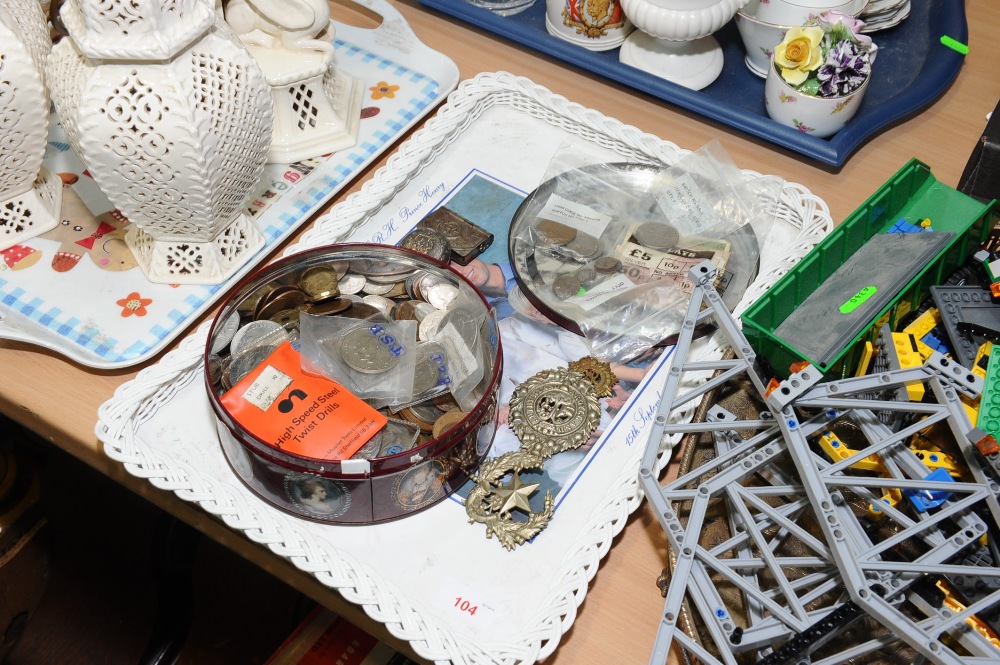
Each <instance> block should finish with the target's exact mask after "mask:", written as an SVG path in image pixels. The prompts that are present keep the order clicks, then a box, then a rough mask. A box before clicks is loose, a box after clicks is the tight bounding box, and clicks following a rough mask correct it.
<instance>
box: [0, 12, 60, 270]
mask: <svg viewBox="0 0 1000 665" xmlns="http://www.w3.org/2000/svg"><path fill="white" fill-rule="evenodd" d="M51 48H52V41H51V40H50V39H49V29H48V25H47V22H46V20H45V16H44V15H43V14H42V9H41V5H39V3H38V0H7V1H5V2H4V3H3V4H0V250H3V249H7V248H8V247H11V246H13V245H16V244H18V243H20V242H23V241H25V240H28V239H29V238H33V237H35V236H37V235H39V234H41V233H45V232H46V231H48V230H50V229H52V228H54V227H55V226H56V225H57V224H58V223H59V211H60V207H61V205H62V182H61V181H60V179H59V176H58V175H56V174H54V173H49V171H48V170H47V169H46V168H45V167H44V166H42V158H43V157H44V156H45V145H46V141H47V140H48V133H49V96H48V93H47V91H46V86H45V61H46V59H47V58H48V54H49V50H50V49H51Z"/></svg>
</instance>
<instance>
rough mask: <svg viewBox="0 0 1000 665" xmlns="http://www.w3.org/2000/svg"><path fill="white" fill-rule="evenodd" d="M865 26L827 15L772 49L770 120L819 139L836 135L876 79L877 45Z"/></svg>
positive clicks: (849, 18) (766, 93) (787, 35)
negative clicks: (874, 70) (872, 79)
mask: <svg viewBox="0 0 1000 665" xmlns="http://www.w3.org/2000/svg"><path fill="white" fill-rule="evenodd" d="M864 25H865V24H864V22H862V21H859V20H857V19H855V18H854V17H852V16H847V15H845V14H841V13H840V12H835V11H831V12H824V13H823V14H821V15H820V16H818V17H817V20H816V25H803V26H797V27H793V28H790V29H789V30H788V32H786V33H785V36H784V39H782V41H781V43H780V44H778V45H777V46H775V47H774V55H773V56H772V58H771V66H770V68H769V69H768V73H767V82H766V83H765V85H764V102H765V106H766V108H767V113H768V115H770V116H771V118H773V119H774V120H777V121H778V122H780V123H783V124H785V125H789V126H791V127H795V128H796V129H798V130H799V131H801V132H805V133H808V134H812V135H814V136H818V137H827V136H830V135H831V134H834V133H836V132H837V131H839V130H840V128H841V127H843V126H844V125H845V124H846V123H847V121H848V120H850V119H851V118H852V117H854V114H855V113H857V110H858V106H860V104H861V99H862V98H863V97H864V93H865V91H866V90H867V89H868V83H869V81H870V80H871V74H872V56H873V55H874V53H875V45H874V44H873V43H872V40H871V38H870V37H868V36H866V35H863V34H861V32H860V31H861V29H862V28H864Z"/></svg>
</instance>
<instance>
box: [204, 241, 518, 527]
mask: <svg viewBox="0 0 1000 665" xmlns="http://www.w3.org/2000/svg"><path fill="white" fill-rule="evenodd" d="M307 317H338V318H339V319H341V320H343V322H344V325H345V326H346V327H345V328H344V330H345V333H344V334H343V335H342V336H341V337H340V338H339V339H338V345H337V347H336V349H337V352H338V353H341V354H342V358H341V360H342V361H343V363H344V364H345V365H346V366H347V367H349V368H350V369H351V370H352V371H355V372H357V373H358V374H359V375H366V376H370V377H376V379H375V380H376V381H378V380H379V379H378V378H377V377H381V376H388V375H390V374H391V373H392V371H393V368H394V366H395V365H396V364H398V363H399V362H400V361H399V356H397V355H394V353H393V352H389V351H387V347H386V345H385V342H386V339H385V338H384V336H383V337H381V338H380V337H379V336H378V335H377V334H376V335H373V334H372V332H371V331H372V329H373V328H374V329H376V331H380V330H381V328H380V327H379V326H386V325H392V322H393V321H407V322H416V323H417V326H418V331H419V330H420V328H419V326H422V325H423V322H427V321H428V319H431V320H430V321H429V323H428V325H427V326H426V327H424V328H423V334H424V336H425V337H429V339H428V340H427V341H425V340H423V339H421V338H419V337H418V340H417V341H416V342H415V343H416V344H418V345H420V346H418V347H415V348H414V353H416V352H417V351H422V352H421V354H420V355H418V356H415V357H416V358H417V361H416V362H415V363H414V365H415V366H414V368H413V377H412V384H413V391H412V393H411V394H414V395H421V396H422V398H421V399H422V401H418V402H415V403H410V404H402V405H401V406H400V407H396V408H398V411H392V410H391V409H389V408H386V407H384V406H381V405H376V404H374V403H368V402H366V401H365V399H364V398H362V397H358V396H357V395H350V398H351V400H348V399H347V397H346V396H345V391H346V392H349V391H347V389H346V388H345V387H344V385H343V383H337V382H335V381H334V380H332V379H330V378H329V377H325V376H321V375H320V376H317V375H316V374H310V372H308V371H306V370H305V369H303V367H302V363H301V361H300V359H299V357H298V355H295V354H298V353H299V350H298V348H301V341H302V337H301V330H300V328H301V326H302V325H303V321H304V320H305V319H306V318H307ZM491 317H492V314H491V311H490V309H489V306H488V304H487V302H486V301H485V299H484V298H483V296H482V295H481V294H479V292H478V291H476V289H475V287H473V285H472V284H471V283H469V282H468V281H467V280H466V279H465V278H464V277H463V276H462V275H460V274H459V273H458V272H457V271H455V270H453V269H451V268H450V267H449V266H448V265H445V264H440V263H435V261H434V260H432V259H429V258H427V257H426V256H425V255H424V254H422V253H418V252H416V251H411V250H407V249H404V248H397V247H390V246H383V245H361V244H358V245H352V244H344V245H332V246H327V247H319V248H315V249H311V250H308V251H305V252H302V253H300V254H295V255H292V256H287V257H284V258H282V259H280V260H279V261H277V262H275V263H273V264H271V265H269V266H267V267H265V268H263V269H261V270H260V271H258V272H257V273H256V274H254V275H252V276H251V277H249V278H248V279H247V280H246V281H245V282H244V283H243V284H242V285H241V286H240V288H239V289H238V290H237V291H236V292H235V293H233V294H232V295H231V296H229V298H228V299H227V300H226V302H225V303H224V304H223V306H222V308H221V309H220V310H219V312H218V314H217V316H216V318H215V320H214V321H213V323H212V327H211V328H210V330H209V336H208V341H207V343H206V348H205V361H204V380H205V385H206V387H207V391H208V395H209V401H210V403H211V405H212V409H213V412H214V413H215V416H216V425H217V428H216V429H217V432H218V434H219V437H220V441H221V443H222V444H223V445H222V450H223V454H224V455H225V456H226V459H227V460H228V461H229V463H230V465H231V466H232V467H233V469H234V471H236V473H237V476H238V477H239V478H240V480H241V481H242V482H243V483H244V485H246V487H248V488H249V489H250V490H251V491H252V492H253V493H255V494H256V495H258V496H260V497H261V498H262V499H264V500H265V501H267V502H269V503H270V504H272V505H274V506H276V507H278V508H280V509H281V510H284V511H286V512H289V513H291V514H293V515H296V516H299V517H302V518H305V519H309V520H313V521H318V522H325V523H330V524H372V523H378V522H383V521H387V520H393V519H398V518H400V517H405V516H406V515H409V514H412V513H414V512H416V511H419V510H423V509H425V508H427V507H429V506H431V505H433V504H435V503H437V502H438V501H440V500H442V499H444V498H446V497H447V496H449V495H450V494H451V493H452V492H453V491H455V490H456V489H458V488H459V487H460V486H462V485H463V484H464V483H465V482H466V481H467V480H468V479H469V478H470V477H471V475H472V474H474V473H475V471H476V469H477V468H478V466H479V463H480V462H481V461H482V459H483V458H484V457H485V455H486V454H487V452H488V451H489V448H490V444H491V443H492V440H493V434H494V433H495V431H496V428H497V426H498V424H497V413H498V409H497V400H498V398H499V385H500V377H501V374H502V372H503V356H502V351H501V348H500V341H499V338H498V337H497V336H496V332H495V321H494V320H493V319H492V318H491ZM376 322H377V323H376ZM410 325H413V323H410ZM442 335H451V336H457V337H459V338H461V339H463V340H466V341H468V340H467V338H471V339H475V340H480V341H481V342H480V343H484V344H486V346H485V347H483V346H480V347H477V348H478V351H477V352H478V353H479V354H480V355H481V356H482V358H483V359H482V361H481V362H484V363H485V364H484V367H485V368H486V370H487V371H484V372H483V378H482V380H480V381H479V383H478V384H476V385H475V386H473V387H472V389H471V392H470V393H468V395H466V396H464V397H463V398H462V399H463V400H464V401H462V406H463V408H464V410H463V409H462V408H459V406H458V404H457V403H456V401H455V397H454V396H453V395H452V394H451V393H450V392H449V390H450V388H449V384H448V380H449V376H448V374H447V366H448V363H447V353H448V350H447V348H448V345H447V344H440V343H439V342H436V341H434V340H436V339H438V338H440V337H441V336H442ZM482 340H491V341H486V342H482ZM494 341H495V343H494ZM470 343H471V342H470ZM289 357H291V358H293V359H294V360H295V362H289V360H288V358H289ZM312 370H315V368H310V371H312ZM317 382H318V383H317ZM303 386H309V388H308V389H304V388H303ZM315 386H321V387H322V389H320V390H318V391H317V390H316V389H315ZM353 400H356V401H353ZM234 404H236V405H240V406H241V407H242V406H244V405H245V406H246V407H247V408H248V409H252V410H256V413H257V414H258V415H255V416H254V417H253V418H249V417H248V416H246V415H245V412H244V411H243V410H241V409H240V408H234V407H233V405H234ZM332 404H335V405H336V406H331V405H332ZM348 405H359V406H358V407H357V409H358V413H363V414H367V413H371V414H374V415H373V416H372V419H371V422H372V423H374V424H372V425H371V426H370V427H367V428H363V430H364V434H363V435H361V434H359V435H358V436H359V439H358V440H357V441H356V442H354V440H353V439H351V442H352V447H351V452H350V453H348V454H345V455H340V456H335V455H331V456H329V457H324V456H322V455H306V454H302V453H301V452H300V449H299V448H298V447H297V444H296V439H297V437H302V436H304V435H307V434H308V432H307V431H306V430H307V429H308V428H309V427H312V426H313V425H311V424H310V423H313V424H315V426H317V427H319V426H320V425H321V424H323V421H330V422H334V423H336V422H338V420H337V419H339V418H345V417H347V416H346V415H345V414H348V412H351V413H354V412H353V411H351V408H353V407H351V408H348ZM319 414H322V415H319ZM351 417H356V416H351ZM261 421H262V422H264V424H265V425H266V427H267V428H276V429H273V431H275V432H277V434H275V435H273V436H272V438H264V437H262V436H261V435H259V432H260V431H263V430H262V429H260V427H261V426H260V422H261ZM344 422H348V421H344ZM350 422H354V421H350ZM380 423H384V424H380ZM327 424H329V423H327ZM376 428H377V429H376ZM268 431H271V430H268ZM339 441H340V440H339V439H338V442H339ZM355 443H356V445H354V444H355ZM317 450H318V449H317Z"/></svg>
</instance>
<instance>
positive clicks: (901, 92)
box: [418, 0, 969, 166]
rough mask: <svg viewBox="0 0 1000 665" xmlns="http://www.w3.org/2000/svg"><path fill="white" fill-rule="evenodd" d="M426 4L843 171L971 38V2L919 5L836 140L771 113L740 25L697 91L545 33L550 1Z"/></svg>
mask: <svg viewBox="0 0 1000 665" xmlns="http://www.w3.org/2000/svg"><path fill="white" fill-rule="evenodd" d="M418 2H420V3H422V4H424V5H427V6H428V7H433V8H435V9H438V10H440V11H442V12H444V13H446V14H450V15H452V16H455V17H457V18H460V19H462V20H464V21H467V22H469V23H471V24H473V25H476V26H479V27H480V28H483V29H485V30H488V31H490V32H492V33H495V34H497V35H499V36H501V37H505V38H507V39H510V40H513V41H515V42H518V43H520V44H523V45H525V46H528V47H530V48H533V49H535V50H537V51H540V52H542V53H546V54H548V55H550V56H553V57H555V58H558V59H560V60H563V61H565V62H567V63H570V64H571V65H573V66H574V67H579V68H582V69H585V70H588V71H590V72H593V73H594V74H597V75H598V76H602V77H605V78H608V79H611V80H614V81H617V82H619V83H623V84H625V85H628V86H630V87H633V88H635V89H636V90H640V91H642V92H645V93H647V94H650V95H653V96H655V97H658V98H660V99H663V100H665V101H668V102H670V103H672V104H676V105H677V106H679V107H681V108H684V109H688V110H690V111H694V112H695V113H698V114H699V115H702V116H704V117H706V118H710V119H712V120H716V121H718V122H721V123H723V124H725V125H728V126H730V127H734V128H736V129H739V130H741V131H744V132H746V133H747V134H750V135H752V136H756V137H759V138H762V139H765V140H767V141H770V142H772V143H775V144H777V145H780V146H783V147H785V148H788V149H790V150H794V151H795V152H798V153H800V154H802V155H805V156H807V157H811V158H812V159H815V160H818V161H820V162H823V163H826V164H830V165H833V166H841V165H842V164H843V163H844V162H845V161H847V158H848V157H849V156H850V155H851V154H852V153H853V152H854V151H855V150H857V148H858V147H859V146H860V145H861V144H862V143H864V141H866V140H867V139H868V138H869V137H871V136H873V135H874V134H876V133H878V132H880V131H883V130H885V129H886V128H888V126H889V125H890V124H891V123H893V122H895V121H897V120H900V119H901V118H906V117H909V116H911V115H914V114H915V113H917V112H918V111H919V110H920V109H922V108H923V107H924V106H926V105H928V104H930V103H931V102H932V101H934V100H935V99H936V98H937V97H939V96H940V95H941V94H942V93H944V91H945V90H947V88H948V86H949V85H950V84H951V82H952V81H953V80H954V79H955V77H956V76H957V75H958V72H959V69H961V66H962V60H963V56H962V55H960V54H958V53H957V52H955V51H953V50H951V49H949V48H947V47H945V46H942V45H941V43H940V38H941V36H942V35H948V36H950V37H953V38H954V39H957V40H958V41H960V42H962V43H967V42H968V36H969V32H968V26H967V24H966V19H965V2H964V0H929V1H927V0H916V1H915V2H913V3H912V9H911V11H910V16H909V18H907V19H906V20H905V21H903V22H902V23H901V24H899V25H898V26H896V27H894V28H890V29H888V30H882V31H879V32H876V33H874V34H872V35H871V36H872V38H873V39H874V41H875V43H876V44H878V46H879V53H878V59H877V61H876V63H875V67H874V74H873V79H872V81H871V84H870V85H869V88H868V92H867V93H866V94H865V98H864V101H863V102H862V104H861V108H860V109H859V111H858V114H857V115H856V116H854V119H853V120H851V122H850V123H848V125H847V127H845V128H844V129H842V130H840V131H839V132H837V133H836V134H834V135H833V136H832V137H830V138H829V139H820V138H816V137H814V136H809V135H808V134H804V133H802V132H800V131H798V130H796V129H793V128H791V127H786V126H784V125H781V124H778V123H777V122H775V121H773V120H771V119H770V118H769V117H768V115H767V112H766V111H765V110H764V79H762V78H759V77H757V76H755V75H754V74H752V73H751V72H750V70H749V69H747V66H746V64H744V62H743V58H744V56H745V55H746V50H745V48H744V47H743V42H742V40H740V36H739V33H738V32H737V30H736V24H735V22H733V21H730V22H729V23H728V24H727V25H725V26H724V27H723V28H722V29H721V30H719V31H718V32H716V33H715V37H716V38H717V39H718V40H719V43H720V44H721V45H722V48H723V50H724V52H725V58H726V62H725V66H724V67H723V70H722V74H721V75H720V76H719V78H718V79H716V81H715V82H714V83H712V84H711V85H709V86H708V87H706V88H704V89H702V90H698V91H694V90H689V89H687V88H684V87H682V86H679V85H676V84H673V83H670V82H669V81H666V80H664V79H661V78H659V77H656V76H653V75H652V74H648V73H646V72H644V71H642V70H639V69H636V68H635V67H631V66H629V65H624V64H621V63H620V62H619V61H618V49H612V50H610V51H604V52H599V53H598V52H594V51H590V50H587V49H585V48H583V47H582V46H577V45H575V44H571V43H570V42H567V41H565V40H562V39H559V38H558V37H553V36H552V35H550V34H549V33H548V32H547V31H546V30H545V0H536V2H535V4H534V6H532V7H530V8H529V9H527V10H525V11H523V12H521V13H520V14H515V15H514V16H508V17H501V16H496V15H495V14H493V13H491V12H490V11H489V10H486V9H481V8H479V7H474V6H472V5H470V4H468V3H466V2H463V0H418ZM515 73H516V72H515ZM576 101H581V102H584V101H585V100H576ZM665 138H668V139H669V138H670V137H669V136H667V137H665Z"/></svg>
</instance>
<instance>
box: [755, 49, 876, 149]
mask: <svg viewBox="0 0 1000 665" xmlns="http://www.w3.org/2000/svg"><path fill="white" fill-rule="evenodd" d="M870 80H871V76H868V77H867V78H866V79H865V81H864V82H863V83H862V84H861V87H860V88H858V89H857V90H854V91H853V92H850V93H848V94H846V95H842V96H837V97H815V96H813V95H807V94H805V93H803V92H800V91H798V90H796V89H795V88H793V87H792V86H791V85H789V84H788V83H786V82H785V81H784V80H783V79H782V78H781V74H779V73H778V70H777V68H776V67H775V66H774V65H773V64H772V66H771V68H770V69H769V70H768V72H767V82H766V83H765V84H764V105H765V106H766V107H767V114H768V115H769V116H771V118H772V119H773V120H776V121H778V122H780V123H781V124H783V125H788V126H789V127H794V128H795V129H797V130H799V131H800V132H804V133H806V134H810V135H812V136H815V137H817V138H826V137H828V136H833V135H834V134H836V133H837V132H838V131H840V130H841V129H842V128H843V127H844V125H846V124H847V122H848V121H849V120H850V119H851V118H853V117H854V115H855V114H856V113H857V112H858V107H859V106H861V100H862V98H863V97H864V95H865V91H866V90H868V83H869V81H870Z"/></svg>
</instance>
